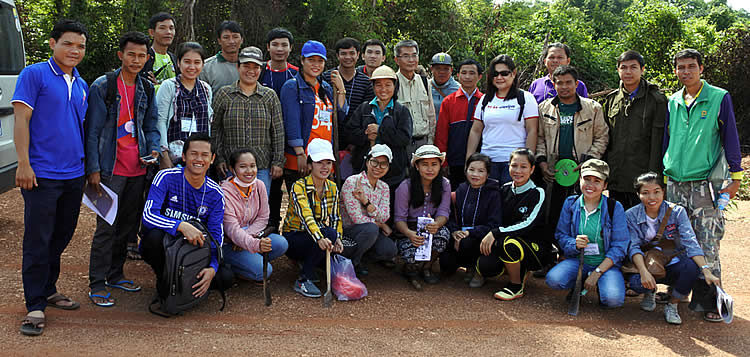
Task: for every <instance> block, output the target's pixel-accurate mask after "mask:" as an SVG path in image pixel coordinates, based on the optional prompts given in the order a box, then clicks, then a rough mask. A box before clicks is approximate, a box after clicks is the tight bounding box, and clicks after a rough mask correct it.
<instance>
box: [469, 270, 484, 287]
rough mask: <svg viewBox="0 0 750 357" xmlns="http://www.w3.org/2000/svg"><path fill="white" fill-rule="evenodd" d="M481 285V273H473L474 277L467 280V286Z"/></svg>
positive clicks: (482, 282)
mask: <svg viewBox="0 0 750 357" xmlns="http://www.w3.org/2000/svg"><path fill="white" fill-rule="evenodd" d="M482 285H484V277H483V276H482V275H481V274H479V273H477V274H474V277H473V278H471V281H470V282H469V287H470V288H481V287H482Z"/></svg>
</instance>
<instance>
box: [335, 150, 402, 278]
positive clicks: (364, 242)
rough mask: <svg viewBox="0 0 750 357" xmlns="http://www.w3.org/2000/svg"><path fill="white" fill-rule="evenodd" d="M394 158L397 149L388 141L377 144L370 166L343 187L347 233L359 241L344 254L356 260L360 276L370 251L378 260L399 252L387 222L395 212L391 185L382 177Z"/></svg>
mask: <svg viewBox="0 0 750 357" xmlns="http://www.w3.org/2000/svg"><path fill="white" fill-rule="evenodd" d="M392 160H393V153H392V152H391V149H390V148H389V147H388V146H387V145H384V144H376V145H374V146H373V147H372V148H371V149H370V153H369V154H367V157H366V158H365V162H366V169H365V170H364V171H362V172H361V173H359V174H356V175H352V176H349V178H348V179H346V182H344V186H343V187H342V188H341V218H342V220H343V221H344V233H345V234H346V236H347V237H349V238H352V239H354V240H355V241H356V242H357V245H356V247H354V248H353V249H351V250H350V249H347V251H345V252H344V255H345V256H347V257H348V258H350V259H351V260H352V263H354V266H355V270H356V272H357V275H359V276H366V275H367V274H368V270H367V266H366V265H365V263H364V262H363V261H362V256H363V255H364V254H365V253H366V252H368V251H370V252H371V253H372V256H373V257H372V258H373V259H374V260H375V261H383V262H388V261H393V257H395V256H396V243H394V241H393V240H392V239H390V238H389V237H390V235H391V233H393V231H392V230H391V227H389V226H388V224H387V223H386V222H387V221H388V219H389V218H390V216H391V214H390V189H389V188H388V184H387V183H385V182H384V181H381V180H380V179H381V178H382V177H383V176H385V174H386V173H388V169H389V167H390V163H391V161H392Z"/></svg>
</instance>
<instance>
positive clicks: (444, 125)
mask: <svg viewBox="0 0 750 357" xmlns="http://www.w3.org/2000/svg"><path fill="white" fill-rule="evenodd" d="M473 97H475V98H477V104H476V105H481V103H482V92H480V91H479V89H477V90H475V91H474V95H473ZM473 116H474V109H473V108H472V111H471V114H469V98H467V97H466V95H465V94H464V91H463V89H462V88H459V89H458V90H457V91H455V92H453V93H451V94H449V95H448V96H447V97H445V99H443V103H442V104H441V105H440V114H439V115H438V117H439V118H440V119H439V120H438V122H437V129H436V130H435V146H437V147H438V149H440V151H442V152H446V151H448V137H449V136H450V126H451V124H452V123H455V122H459V121H464V120H469V121H471V120H472V117H473ZM445 164H446V165H447V161H446V162H445Z"/></svg>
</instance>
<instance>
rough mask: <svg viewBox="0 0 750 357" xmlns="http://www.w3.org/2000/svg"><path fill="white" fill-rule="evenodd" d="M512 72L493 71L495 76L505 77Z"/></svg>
mask: <svg viewBox="0 0 750 357" xmlns="http://www.w3.org/2000/svg"><path fill="white" fill-rule="evenodd" d="M512 73H513V72H511V71H500V72H497V73H495V77H497V76H503V77H507V76H510V75H511V74H512Z"/></svg>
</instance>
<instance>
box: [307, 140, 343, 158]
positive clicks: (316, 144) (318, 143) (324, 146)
mask: <svg viewBox="0 0 750 357" xmlns="http://www.w3.org/2000/svg"><path fill="white" fill-rule="evenodd" d="M307 155H308V156H310V158H311V159H312V161H314V162H319V161H323V160H333V161H336V157H335V156H333V146H332V145H331V142H330V141H328V140H323V139H320V138H315V139H312V141H310V143H309V144H307Z"/></svg>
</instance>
